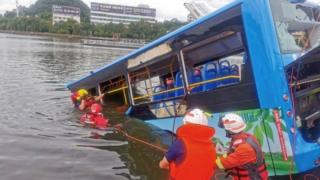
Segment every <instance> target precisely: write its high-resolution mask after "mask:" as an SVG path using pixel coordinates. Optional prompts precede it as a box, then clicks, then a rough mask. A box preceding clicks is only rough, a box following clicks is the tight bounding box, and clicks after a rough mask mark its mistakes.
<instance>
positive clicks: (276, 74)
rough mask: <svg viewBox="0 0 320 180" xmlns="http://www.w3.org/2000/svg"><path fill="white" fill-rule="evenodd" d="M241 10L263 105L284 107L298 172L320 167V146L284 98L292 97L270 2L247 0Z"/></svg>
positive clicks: (265, 0) (258, 92)
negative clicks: (304, 135)
mask: <svg viewBox="0 0 320 180" xmlns="http://www.w3.org/2000/svg"><path fill="white" fill-rule="evenodd" d="M242 9H243V22H244V26H245V34H246V38H247V42H248V51H249V55H250V58H251V62H252V67H253V74H254V78H255V82H256V88H257V94H258V98H259V103H260V108H274V107H281V109H282V112H283V114H284V116H283V119H284V121H285V124H286V127H288V128H287V133H288V135H289V139H290V143H291V146H292V149H293V150H294V152H293V153H294V154H295V155H294V160H295V165H296V166H297V169H298V171H299V172H305V171H307V170H310V169H313V168H316V167H317V166H319V165H317V164H315V161H317V159H318V158H320V154H319V152H320V146H319V145H317V144H316V143H307V142H306V141H305V140H304V139H303V138H302V136H301V133H300V132H299V131H298V130H297V129H296V127H295V124H294V119H293V117H292V116H291V115H290V114H292V113H291V112H292V109H293V108H292V102H291V98H289V100H285V99H284V98H283V97H284V96H285V95H286V96H290V91H289V88H288V82H287V79H286V75H285V70H284V65H283V61H282V58H281V52H280V48H279V44H278V40H277V35H276V31H275V27H274V23H273V17H272V14H271V9H270V5H269V1H268V0H258V1H257V0H248V1H244V2H243V5H242ZM294 132H296V133H295V134H294ZM293 146H294V147H293ZM288 172H289V169H288Z"/></svg>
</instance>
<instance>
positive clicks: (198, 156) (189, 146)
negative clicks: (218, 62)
mask: <svg viewBox="0 0 320 180" xmlns="http://www.w3.org/2000/svg"><path fill="white" fill-rule="evenodd" d="M214 134H215V130H214V129H213V128H211V127H209V126H208V119H207V117H206V115H205V114H204V113H203V111H201V110H200V109H193V110H192V111H190V112H188V113H187V114H186V115H185V117H184V118H183V125H182V126H181V127H179V128H178V130H177V140H176V141H175V142H174V143H173V144H172V145H171V147H170V148H169V150H168V151H167V153H166V154H165V156H164V157H163V159H162V160H161V161H160V163H159V166H160V168H162V169H170V179H175V180H194V179H198V180H210V179H211V177H212V176H213V175H214V171H215V163H214V161H213V160H212V158H213V159H215V158H216V150H215V145H214V144H213V142H212V141H211V139H212V137H213V136H214Z"/></svg>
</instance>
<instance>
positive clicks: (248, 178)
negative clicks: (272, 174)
mask: <svg viewBox="0 0 320 180" xmlns="http://www.w3.org/2000/svg"><path fill="white" fill-rule="evenodd" d="M237 140H240V142H241V143H246V144H248V145H249V146H250V147H251V148H252V149H254V151H255V153H256V161H255V162H250V163H248V164H246V165H243V166H240V167H236V168H233V169H231V170H230V171H229V174H230V175H232V177H233V179H234V180H267V179H268V171H267V166H266V163H265V159H264V156H263V152H262V150H261V146H260V144H259V142H258V141H257V139H256V138H255V137H254V136H252V135H251V134H247V133H244V134H243V136H242V137H241V139H237ZM241 143H240V144H241ZM240 144H237V145H240ZM237 145H236V146H237ZM232 146H233V142H231V147H230V150H231V153H232V151H234V150H235V149H236V147H234V146H233V147H232Z"/></svg>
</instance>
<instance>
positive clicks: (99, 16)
mask: <svg viewBox="0 0 320 180" xmlns="http://www.w3.org/2000/svg"><path fill="white" fill-rule="evenodd" d="M155 17H156V9H153V8H149V6H147V5H140V6H138V7H133V6H123V5H114V4H102V3H95V2H92V3H91V14H90V20H91V23H93V24H99V23H100V24H107V23H115V24H119V23H122V24H130V23H132V22H138V21H141V20H143V21H146V22H150V23H155V22H156V20H155Z"/></svg>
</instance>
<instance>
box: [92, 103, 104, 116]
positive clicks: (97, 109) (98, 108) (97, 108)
mask: <svg viewBox="0 0 320 180" xmlns="http://www.w3.org/2000/svg"><path fill="white" fill-rule="evenodd" d="M101 111H102V106H101V105H100V104H98V103H94V104H92V106H91V112H92V113H94V114H98V113H101Z"/></svg>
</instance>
